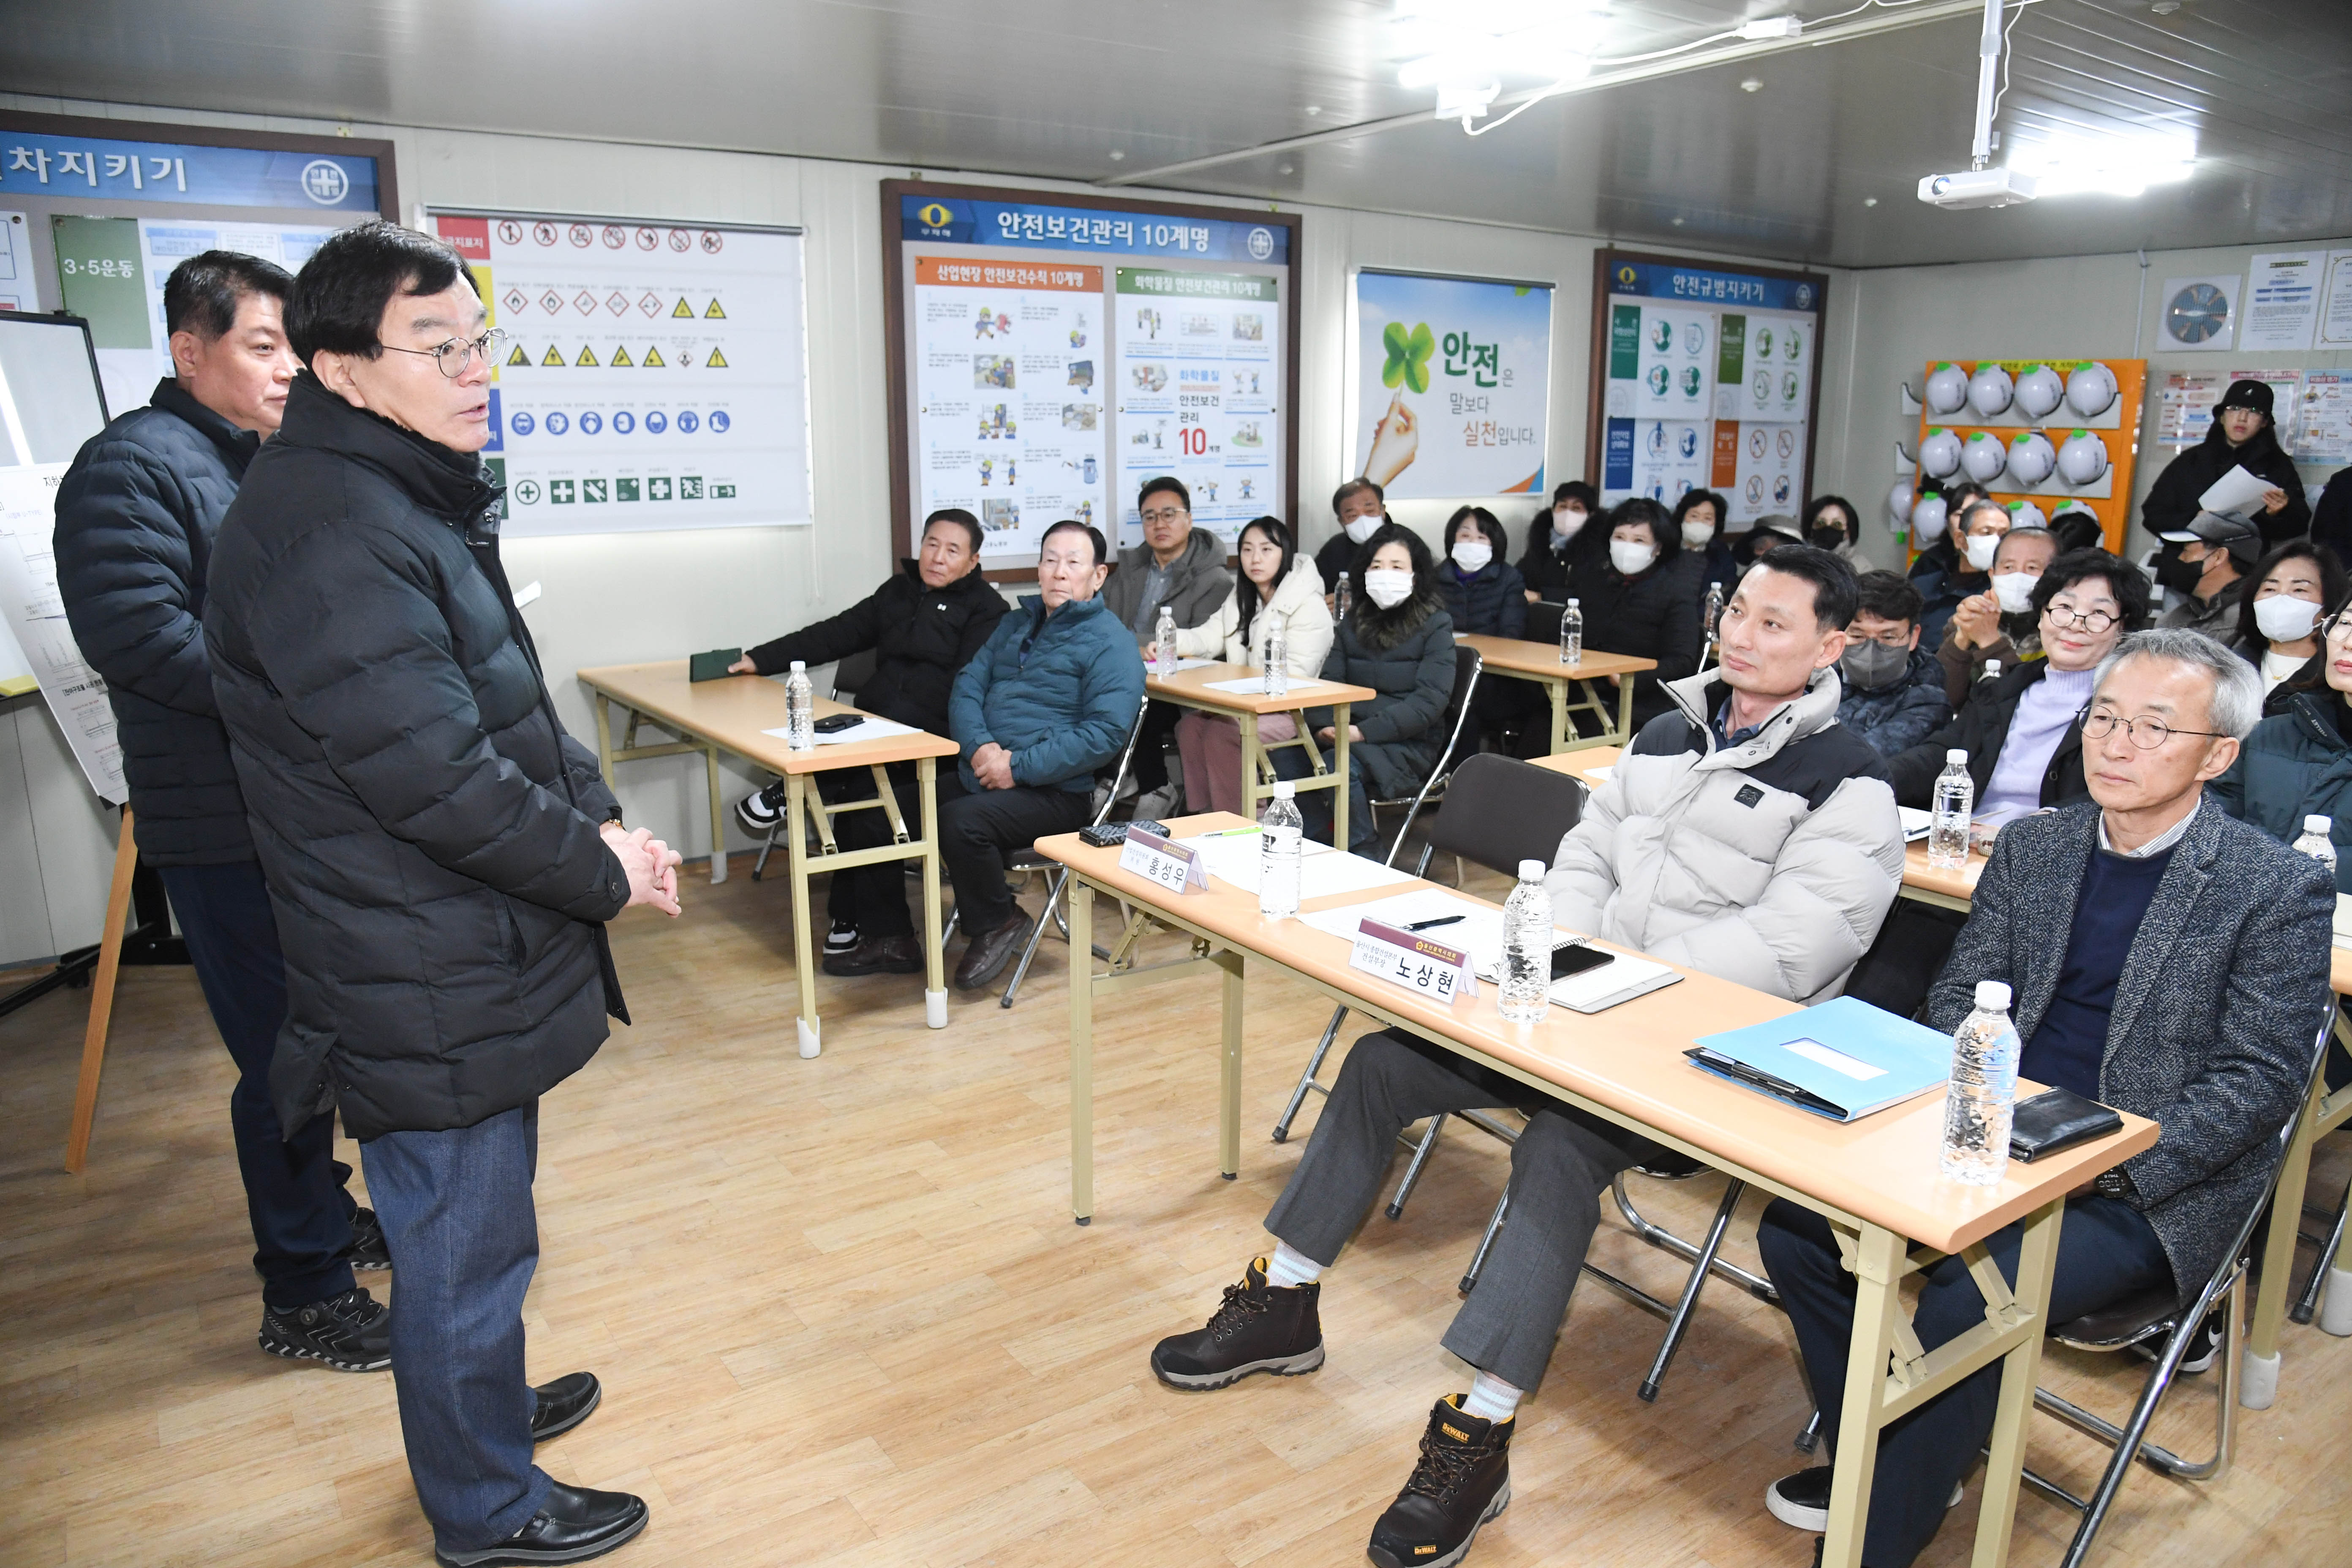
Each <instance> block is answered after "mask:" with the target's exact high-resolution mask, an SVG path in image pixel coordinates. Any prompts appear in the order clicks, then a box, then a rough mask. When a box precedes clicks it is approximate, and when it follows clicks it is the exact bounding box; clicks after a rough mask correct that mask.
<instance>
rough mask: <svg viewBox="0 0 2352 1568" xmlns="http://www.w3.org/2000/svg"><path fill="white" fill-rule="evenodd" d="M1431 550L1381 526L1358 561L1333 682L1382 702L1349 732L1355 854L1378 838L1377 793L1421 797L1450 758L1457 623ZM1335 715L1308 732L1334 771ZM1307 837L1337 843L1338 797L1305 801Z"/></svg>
mask: <svg viewBox="0 0 2352 1568" xmlns="http://www.w3.org/2000/svg"><path fill="white" fill-rule="evenodd" d="M1355 576H1356V582H1355V596H1354V602H1353V604H1352V605H1350V606H1349V611H1348V618H1347V619H1346V620H1344V621H1342V622H1340V623H1339V628H1338V631H1337V633H1336V634H1335V635H1334V637H1332V640H1331V652H1330V654H1329V656H1328V658H1325V659H1324V661H1323V671H1322V675H1323V679H1326V680H1336V681H1340V682H1343V683H1345V684H1347V685H1350V686H1369V687H1370V688H1371V689H1373V690H1374V691H1376V692H1378V693H1380V695H1379V696H1377V697H1375V698H1373V699H1372V700H1370V701H1369V702H1358V703H1355V704H1354V705H1353V706H1352V707H1351V708H1350V709H1349V715H1348V716H1349V726H1348V837H1349V844H1348V845H1347V847H1349V848H1350V849H1355V850H1358V851H1361V850H1363V849H1366V848H1368V847H1370V845H1371V844H1372V842H1373V838H1374V837H1375V829H1374V826H1373V824H1372V812H1371V807H1370V805H1368V804H1367V799H1368V794H1367V792H1368V788H1369V791H1370V793H1376V794H1378V795H1381V796H1382V797H1384V798H1388V797H1393V796H1396V795H1412V794H1413V793H1414V792H1415V791H1417V790H1419V789H1420V788H1421V785H1422V782H1423V780H1425V779H1426V778H1428V776H1429V771H1430V770H1431V769H1432V768H1433V767H1435V766H1436V765H1437V760H1438V757H1439V755H1440V754H1441V753H1442V752H1444V750H1445V742H1446V740H1447V735H1448V731H1447V729H1446V723H1445V704H1446V702H1447V700H1449V699H1450V698H1452V696H1453V695H1454V617H1453V616H1449V615H1447V614H1446V613H1445V605H1444V603H1443V602H1442V601H1441V600H1440V599H1439V598H1438V596H1437V588H1436V584H1435V582H1434V580H1433V579H1434V574H1433V563H1432V562H1431V560H1430V556H1429V546H1428V545H1426V544H1423V542H1421V536H1420V535H1419V534H1417V533H1415V532H1413V531H1412V530H1411V529H1406V528H1400V527H1398V526H1397V525H1396V524H1395V523H1393V522H1391V523H1387V524H1384V525H1382V526H1381V529H1380V530H1379V531H1377V532H1375V533H1374V534H1373V535H1372V536H1371V538H1370V539H1369V540H1367V541H1365V542H1364V547H1363V550H1362V552H1360V554H1358V556H1357V557H1356V566H1355ZM1332 720H1333V714H1332V712H1331V710H1329V709H1328V708H1311V709H1309V710H1307V730H1308V732H1309V733H1310V734H1312V735H1313V736H1314V738H1315V739H1316V740H1318V741H1319V742H1322V745H1323V751H1324V754H1325V761H1326V763H1327V764H1328V763H1329V762H1330V761H1332V760H1333V759H1334V758H1335V757H1336V754H1337V749H1336V746H1335V745H1334V741H1335V738H1336V737H1335V736H1334V733H1333V729H1332ZM1275 771H1276V773H1279V774H1280V775H1281V776H1283V777H1285V778H1294V779H1295V778H1302V777H1304V776H1306V774H1307V772H1308V771H1309V769H1308V763H1307V759H1306V758H1305V757H1304V756H1303V755H1301V754H1300V752H1299V751H1298V749H1297V747H1286V748H1284V749H1283V750H1282V751H1279V752H1276V753H1275ZM1298 807H1299V812H1300V814H1301V815H1302V816H1305V817H1306V819H1307V832H1308V833H1310V834H1312V835H1314V836H1315V837H1318V838H1320V839H1322V840H1323V841H1324V842H1326V843H1328V842H1329V841H1330V837H1331V792H1330V791H1329V790H1308V791H1307V792H1306V793H1304V794H1302V795H1300V796H1299V797H1298Z"/></svg>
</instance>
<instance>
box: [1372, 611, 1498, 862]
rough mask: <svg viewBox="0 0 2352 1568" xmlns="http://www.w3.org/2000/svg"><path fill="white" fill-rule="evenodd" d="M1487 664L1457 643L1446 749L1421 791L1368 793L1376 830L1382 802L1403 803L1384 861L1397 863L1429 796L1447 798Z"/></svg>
mask: <svg viewBox="0 0 2352 1568" xmlns="http://www.w3.org/2000/svg"><path fill="white" fill-rule="evenodd" d="M1485 669H1486V660H1485V659H1484V658H1481V657H1479V653H1478V650H1477V649H1476V648H1475V647H1466V646H1463V645H1459V644H1457V645H1456V646H1455V647H1454V690H1453V693H1452V695H1450V696H1449V697H1447V698H1446V700H1445V727H1446V728H1445V750H1444V752H1443V753H1441V754H1440V755H1439V757H1438V759H1437V761H1436V762H1435V763H1433V764H1432V765H1431V767H1430V770H1429V776H1428V777H1427V778H1425V779H1423V780H1422V781H1421V791H1420V793H1419V794H1417V795H1413V796H1412V799H1410V800H1407V799H1405V798H1404V797H1402V796H1398V797H1397V798H1395V799H1393V800H1374V799H1373V798H1371V796H1370V794H1369V793H1367V794H1366V795H1365V805H1366V806H1367V808H1368V809H1369V810H1370V812H1371V814H1372V826H1373V828H1374V830H1375V831H1377V830H1378V828H1379V826H1380V820H1381V807H1382V806H1388V807H1391V808H1394V807H1396V806H1400V805H1401V806H1403V807H1404V808H1405V814H1404V820H1403V821H1402V822H1401V823H1399V824H1397V832H1396V840H1395V842H1394V843H1391V845H1390V846H1389V852H1388V854H1387V856H1386V857H1385V858H1384V859H1383V862H1382V863H1383V864H1387V865H1393V864H1394V863H1395V861H1396V852H1397V849H1398V847H1400V846H1401V845H1402V844H1403V843H1404V840H1405V835H1406V834H1408V833H1411V832H1412V822H1413V818H1414V817H1416V816H1420V815H1421V808H1422V807H1423V805H1427V804H1428V803H1429V800H1430V797H1431V796H1432V795H1436V796H1437V797H1438V798H1439V799H1441V800H1442V799H1444V795H1445V780H1446V776H1447V773H1448V772H1449V770H1451V769H1452V767H1453V766H1454V760H1455V759H1456V758H1457V757H1458V756H1459V755H1460V754H1461V751H1462V737H1463V734H1464V733H1465V731H1467V730H1468V728H1469V726H1470V723H1471V713H1470V700H1471V698H1472V697H1474V696H1475V695H1476V694H1477V690H1478V677H1479V675H1480V674H1481V673H1482V672H1484V670H1485ZM1339 787H1340V788H1341V789H1345V788H1347V787H1348V786H1347V785H1346V784H1340V786H1339ZM1339 847H1340V848H1343V849H1344V848H1346V847H1347V846H1346V845H1344V844H1343V845H1341V846H1339ZM1422 863H1423V865H1424V866H1425V865H1427V864H1428V858H1427V857H1425V856H1424V857H1423V860H1422Z"/></svg>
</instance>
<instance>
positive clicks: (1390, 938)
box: [1348, 920, 1478, 1006]
mask: <svg viewBox="0 0 2352 1568" xmlns="http://www.w3.org/2000/svg"><path fill="white" fill-rule="evenodd" d="M1348 967H1349V968H1350V969H1360V970H1362V971H1363V972H1364V973H1367V974H1377V975H1379V976H1380V977H1381V979H1383V980H1385V981H1387V982H1388V983H1389V984H1391V985H1402V986H1403V987H1404V988H1405V989H1406V990H1408V991H1414V992H1418V993H1420V994H1422V995H1423V996H1427V997H1430V998H1432V999H1433V1000H1434V1001H1438V1002H1443V1003H1444V1004H1445V1005H1448V1006H1452V1005H1454V1003H1456V1002H1459V1001H1462V1000H1463V999H1465V997H1471V996H1475V995H1477V994H1478V979H1477V976H1476V975H1475V974H1473V973H1471V970H1470V955H1469V954H1468V953H1466V952H1463V951H1462V950H1461V949H1460V948H1458V947H1448V946H1446V945H1445V944H1444V942H1432V941H1431V940H1430V939H1429V938H1427V937H1425V936H1415V935H1414V934H1413V933H1412V932H1411V931H1404V930H1402V929H1401V928H1399V927H1396V926H1392V925H1384V924H1382V923H1381V921H1375V920H1367V921H1363V922H1362V923H1361V924H1360V925H1359V926H1358V927H1357V928H1356V945H1355V948H1354V951H1352V952H1349V954H1348Z"/></svg>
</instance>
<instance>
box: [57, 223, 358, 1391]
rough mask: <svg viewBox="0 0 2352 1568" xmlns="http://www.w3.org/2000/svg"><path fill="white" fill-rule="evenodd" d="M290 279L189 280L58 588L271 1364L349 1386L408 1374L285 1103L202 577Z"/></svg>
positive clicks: (238, 264)
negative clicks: (109, 752)
mask: <svg viewBox="0 0 2352 1568" xmlns="http://www.w3.org/2000/svg"><path fill="white" fill-rule="evenodd" d="M293 284H294V280H293V279H291V278H289V277H288V276H287V275H286V273H285V272H284V270H283V269H281V268H278V267H275V266H273V265H271V264H270V263H269V262H267V261H262V260H257V259H256V258H253V257H250V256H244V255H240V254H238V253H236V252H235V251H227V250H208V251H205V253H204V254H202V255H200V256H192V257H190V258H188V259H187V260H185V261H183V262H182V263H180V265H179V266H177V267H175V268H173V269H172V276H171V278H170V279H168V280H167V281H166V282H165V283H164V285H163V321H164V325H165V326H166V327H167V328H168V329H169V330H170V332H171V344H172V363H173V369H174V370H175V371H176V372H177V373H178V374H176V375H175V376H174V377H173V378H172V379H170V380H166V381H163V382H160V383H158V384H156V387H155V394H154V397H153V399H152V401H151V402H150V404H149V405H148V406H147V407H145V408H141V409H137V410H134V411H133V412H131V413H129V414H126V415H124V416H122V417H121V418H120V419H117V420H116V421H115V422H114V423H113V424H111V425H110V426H107V427H106V428H105V429H104V430H103V431H101V432H100V433H99V434H98V435H96V436H94V437H91V438H90V439H89V443H88V444H87V445H85V446H84V447H82V449H81V451H80V452H79V454H78V455H77V456H76V457H75V458H74V462H73V467H71V468H68V469H67V470H66V474H65V478H64V479H63V481H62V482H61V483H60V484H59V485H58V528H57V540H56V548H57V563H58V588H59V589H60V590H61V591H62V593H63V595H64V597H65V605H66V616H67V619H68V621H69V622H70V623H71V625H72V626H73V632H74V638H75V640H76V641H77V642H78V643H79V644H80V646H81V650H82V656H83V657H84V658H87V659H89V662H90V666H91V668H94V669H96V670H97V671H98V672H99V674H100V675H101V676H104V677H105V678H106V684H107V697H108V699H109V700H110V701H111V702H112V703H113V705H114V721H115V733H116V735H117V736H118V737H119V738H120V740H121V742H122V766H123V773H124V775H125V777H126V779H127V780H128V782H129V784H130V785H131V815H132V818H133V821H134V822H135V824H136V826H135V829H134V831H135V832H136V835H137V837H138V841H139V854H140V857H141V858H142V859H144V860H145V861H146V862H147V864H149V865H150V866H152V867H154V868H155V869H156V871H157V873H158V874H159V875H160V876H161V877H162V878H163V887H164V890H165V892H166V893H167V894H168V895H169V896H170V898H171V900H172V910H173V914H174V915H176V916H177V917H178V920H179V923H180V931H181V934H182V935H183V936H184V937H185V938H186V939H187V943H188V958H189V961H190V963H192V964H193V965H194V968H195V971H196V982H197V984H200V985H201V986H203V987H204V993H205V1005H206V1006H207V1007H209V1008H210V1009H211V1011H212V1016H213V1022H214V1024H215V1026H217V1027H218V1028H219V1030H220V1034H221V1039H222V1041H223V1042H224V1043H225V1044H226V1045H227V1047H228V1050H229V1055H230V1056H231V1057H232V1058H235V1059H236V1068H237V1082H236V1089H235V1091H234V1092H232V1093H231V1094H230V1096H229V1125H230V1127H231V1128H232V1129H233V1130H234V1131H235V1133H236V1163H237V1171H238V1173H239V1174H240V1175H242V1176H243V1177H244V1178H245V1205H246V1213H247V1217H248V1218H250V1219H251V1221H252V1224H253V1243H254V1255H253V1264H254V1268H256V1269H257V1270H258V1271H259V1272H260V1274H261V1280H262V1284H261V1303H262V1311H261V1348H262V1349H264V1350H266V1351H268V1352H271V1353H272V1354H274V1355H281V1356H287V1357H290V1358H293V1359H296V1360H303V1361H316V1362H320V1363H324V1364H325V1365H328V1366H331V1367H335V1368H337V1369H339V1370H341V1371H343V1372H381V1371H383V1369H384V1368H386V1367H388V1366H390V1365H391V1364H392V1323H391V1320H390V1317H389V1313H388V1309H386V1308H384V1307H383V1305H381V1304H380V1303H377V1302H375V1301H373V1300H371V1299H370V1298H369V1296H368V1293H367V1292H366V1291H365V1290H362V1289H358V1288H357V1287H356V1286H355V1285H354V1284H353V1282H352V1268H353V1267H354V1266H355V1265H356V1266H357V1267H359V1268H383V1267H384V1263H385V1256H384V1249H383V1231H382V1230H381V1229H380V1228H379V1227H378V1226H377V1225H376V1220H375V1215H373V1214H372V1213H370V1212H369V1211H368V1210H366V1209H363V1208H361V1207H359V1206H358V1205H356V1204H355V1203H353V1202H352V1196H351V1194H349V1193H348V1192H346V1191H345V1190H344V1183H345V1182H346V1181H347V1180H348V1179H349V1178H350V1176H351V1167H350V1166H348V1165H344V1164H340V1163H337V1162H336V1160H335V1157H334V1140H335V1124H334V1119H333V1118H332V1117H325V1116H322V1117H318V1118H315V1119H314V1120H312V1121H310V1124H309V1125H307V1126H306V1127H304V1128H303V1129H302V1130H301V1131H299V1132H298V1133H297V1134H296V1135H295V1136H293V1137H292V1138H288V1137H287V1136H286V1135H285V1133H284V1132H283V1131H280V1129H279V1126H278V1113H277V1112H276V1111H275V1110H272V1109H270V1104H269V1063H270V1058H271V1055H272V1053H273V1052H274V1051H275V1049H276V1047H277V1043H278V1026H279V1025H280V1024H282V1023H284V1022H285V1020H286V966H285V962H284V960H283V959H282V958H281V957H280V956H279V954H278V926H277V922H276V921H274V920H273V919H272V918H271V916H270V912H269V891H268V889H267V888H266V887H264V886H263V885H262V880H261V867H260V865H259V864H258V863H257V861H256V860H255V859H254V851H253V836H252V835H251V834H249V833H248V832H247V831H246V826H245V800H244V797H243V796H241V795H239V794H238V793H237V787H236V767H235V765H234V764H233V763H231V762H230V761H229V752H228V735H227V732H226V731H224V730H223V729H222V728H221V721H220V708H219V705H218V704H217V703H215V701H214V700H213V672H212V668H211V667H210V666H209V665H207V664H206V663H205V628H204V626H203V624H202V623H201V621H200V619H199V617H200V616H202V615H203V614H204V608H205V568H206V566H207V565H208V564H209V563H210V561H211V557H212V551H213V539H214V535H215V533H217V532H218V531H219V529H220V521H221V516H222V514H223V513H225V512H226V511H227V510H228V505H229V502H230V501H232V500H235V499H236V487H237V483H238V481H239V480H240V479H243V478H244V477H245V468H246V465H247V463H248V462H250V461H251V460H252V458H253V455H254V453H255V452H256V451H257V449H259V447H260V445H261V441H262V438H263V437H266V436H268V435H269V434H270V433H271V432H272V431H274V430H276V429H277V428H278V421H279V420H280V419H281V418H282V417H283V416H284V415H285V410H286V388H287V384H289V382H291V381H292V380H293V379H294V372H295V368H296V365H295V360H294V351H293V350H292V349H291V348H290V347H289V346H288V344H287V342H286V329H285V323H284V321H283V315H284V310H285V303H286V295H287V293H288V291H289V289H292V287H293Z"/></svg>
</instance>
